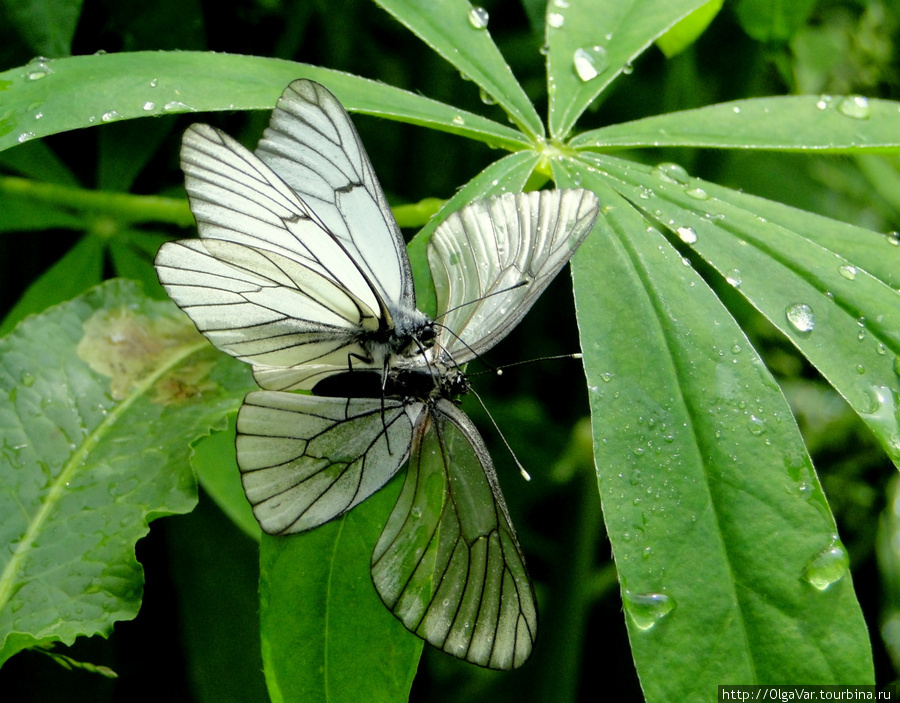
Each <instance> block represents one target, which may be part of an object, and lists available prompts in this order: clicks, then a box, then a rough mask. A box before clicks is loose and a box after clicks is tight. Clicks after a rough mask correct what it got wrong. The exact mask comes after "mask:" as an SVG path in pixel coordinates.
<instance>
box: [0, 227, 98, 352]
mask: <svg viewBox="0 0 900 703" xmlns="http://www.w3.org/2000/svg"><path fill="white" fill-rule="evenodd" d="M105 248H106V241H105V240H104V239H102V238H101V237H98V236H95V235H91V234H86V235H84V236H83V237H81V238H80V239H79V240H78V241H77V242H76V243H75V245H74V246H73V247H72V248H71V249H69V251H67V252H66V253H65V255H63V257H62V258H61V259H60V260H59V261H57V262H56V263H55V264H53V266H51V267H50V268H49V269H47V271H46V272H44V273H43V274H42V275H41V277H40V278H38V279H37V280H36V281H35V282H34V283H32V284H31V285H30V286H29V287H28V290H26V291H25V293H24V294H23V295H22V297H21V298H19V300H18V302H17V303H16V304H15V305H14V306H13V309H12V310H10V311H9V313H8V314H7V315H6V317H5V318H3V324H2V325H0V335H4V334H6V333H7V332H9V331H10V330H12V328H13V327H15V326H16V325H17V324H18V323H19V322H20V321H21V320H23V319H25V318H26V317H28V315H33V314H35V313H38V312H41V311H42V310H45V309H46V308H48V307H50V306H51V305H57V304H58V303H61V302H63V301H65V300H69V299H71V298H74V297H75V296H76V295H80V294H81V293H84V292H85V291H86V290H87V289H88V288H91V287H93V286H96V285H97V284H98V283H100V281H102V280H103V251H104V249H105Z"/></svg>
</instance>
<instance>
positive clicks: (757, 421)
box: [747, 415, 766, 437]
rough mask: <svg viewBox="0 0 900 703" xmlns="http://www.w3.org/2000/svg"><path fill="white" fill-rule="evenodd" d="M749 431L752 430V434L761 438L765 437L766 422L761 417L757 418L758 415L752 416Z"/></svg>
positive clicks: (748, 424) (748, 422)
mask: <svg viewBox="0 0 900 703" xmlns="http://www.w3.org/2000/svg"><path fill="white" fill-rule="evenodd" d="M747 429H749V430H750V434H752V435H755V436H756V437H759V436H760V435H764V434H765V433H766V421H765V420H763V419H762V418H760V417H756V415H751V416H750V419H749V420H748V421H747Z"/></svg>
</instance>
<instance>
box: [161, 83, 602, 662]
mask: <svg viewBox="0 0 900 703" xmlns="http://www.w3.org/2000/svg"><path fill="white" fill-rule="evenodd" d="M182 160H183V168H184V170H185V173H186V185H187V190H188V195H189V196H190V199H191V208H192V210H193V211H194V214H195V216H196V218H197V222H198V226H199V231H200V236H201V239H200V240H186V241H182V242H175V243H170V244H166V245H164V246H163V248H162V249H161V250H160V252H159V255H158V256H157V261H156V266H157V270H158V272H159V277H160V280H161V282H162V283H163V285H164V286H165V287H166V290H167V291H168V292H169V294H170V295H171V296H172V298H173V299H174V300H175V302H176V303H178V305H179V306H181V307H182V309H184V310H185V311H186V312H187V313H188V315H190V316H191V319H193V320H194V322H195V323H196V324H197V327H198V328H199V329H200V330H201V331H202V332H203V333H204V334H206V336H207V337H209V339H210V340H211V341H212V342H213V343H214V344H215V345H216V346H218V347H219V348H221V349H223V350H224V351H226V352H228V353H230V354H232V355H234V356H237V357H238V358H240V359H242V360H245V361H248V362H249V363H251V364H253V370H254V376H255V378H256V380H257V382H258V383H259V384H260V385H261V386H262V387H263V388H266V389H267V390H264V391H256V392H252V393H249V394H248V395H247V397H246V398H245V400H244V404H243V405H242V407H241V410H240V412H239V414H238V422H237V432H238V437H237V457H238V465H239V467H240V470H241V476H242V481H243V484H244V490H245V492H246V495H247V498H248V500H249V501H250V503H251V505H252V506H253V511H254V515H255V516H256V518H257V520H258V521H259V523H260V525H261V526H262V528H263V530H264V531H266V532H268V533H270V534H281V535H286V534H292V533H296V532H301V531H304V530H307V529H311V528H313V527H316V526H318V525H321V524H323V523H325V522H327V521H329V520H331V519H333V518H334V517H337V516H338V515H340V514H342V513H344V512H345V511H347V510H349V509H350V508H352V507H353V506H355V505H357V504H358V503H359V502H361V501H362V500H364V499H365V498H367V497H368V496H369V495H371V494H372V493H374V492H375V491H377V490H378V489H379V488H381V487H382V486H384V485H385V483H387V481H388V480H390V478H391V477H392V476H393V475H394V474H395V473H396V472H397V471H398V470H399V469H400V467H401V466H402V465H403V463H404V462H405V461H406V460H407V458H409V468H408V471H407V475H406V482H405V483H404V486H403V488H402V490H401V494H400V497H399V499H398V501H397V504H396V505H395V506H394V509H393V512H392V513H391V515H390V517H389V518H388V521H387V524H386V526H385V528H384V531H383V532H382V534H381V537H380V538H379V540H378V544H377V545H376V547H375V551H374V553H373V555H372V578H373V581H374V583H375V587H376V589H377V590H378V592H379V594H380V596H381V598H382V600H383V601H384V603H385V604H386V605H387V607H388V608H389V609H390V610H391V611H392V612H393V613H394V614H395V615H396V616H397V617H398V618H399V619H400V620H401V621H402V622H403V623H404V625H406V627H407V628H409V629H410V630H411V631H412V632H415V633H416V634H417V635H419V636H421V637H423V638H424V639H426V640H427V641H428V642H430V643H432V644H434V645H435V646H438V647H441V648H442V649H444V650H445V651H446V652H449V653H450V654H453V655H454V656H457V657H460V658H463V659H466V660H468V661H471V662H474V663H476V664H480V665H482V666H487V667H491V668H498V669H509V668H512V667H516V666H519V665H520V664H521V663H522V662H524V661H525V659H527V657H528V655H529V654H530V652H531V649H532V646H533V642H534V638H535V634H536V628H537V610H536V606H535V601H534V593H533V591H532V588H531V584H530V581H529V579H528V574H527V571H526V569H525V563H524V558H523V556H522V552H521V549H520V547H519V545H518V542H517V540H516V536H515V532H514V531H513V527H512V523H511V521H510V518H509V514H508V512H507V509H506V505H505V503H504V500H503V496H502V494H501V493H500V487H499V484H498V482H497V478H496V474H495V472H494V467H493V464H492V462H491V459H490V456H489V454H488V452H487V449H486V447H485V446H484V442H483V440H482V439H481V437H480V436H479V434H478V432H477V431H476V429H475V427H474V425H473V424H472V422H471V421H470V420H469V419H468V418H467V417H466V416H465V415H464V414H463V413H462V412H461V411H460V410H459V408H458V407H457V405H456V404H455V403H454V402H453V400H452V398H453V397H455V395H457V394H458V393H460V392H464V391H465V390H467V388H468V386H467V382H466V380H465V377H464V376H463V374H462V372H461V371H460V370H459V365H460V364H463V363H465V362H467V361H469V360H471V359H472V358H473V357H475V356H477V355H479V354H481V353H482V352H484V351H485V350H487V349H489V348H490V347H492V346H493V345H494V344H496V343H497V342H498V341H499V340H500V339H502V338H503V337H504V336H505V335H506V334H507V333H508V331H509V330H510V329H511V328H512V327H513V326H514V325H515V324H516V323H517V322H518V321H519V320H520V319H521V318H522V316H524V314H525V313H526V312H527V311H528V309H529V308H530V307H531V305H532V304H533V302H534V300H535V299H536V298H537V296H538V295H539V294H540V293H541V291H542V290H543V289H544V288H545V287H546V286H547V284H548V283H549V282H550V280H552V278H553V277H554V276H555V275H556V273H557V272H558V271H559V270H560V269H561V268H562V266H564V265H565V263H566V262H567V261H568V259H569V258H570V257H571V255H572V253H573V252H574V251H575V249H576V248H577V246H578V245H579V244H580V242H581V241H582V240H583V239H584V237H585V236H587V234H588V232H589V231H590V230H591V228H592V227H593V223H594V221H595V219H596V217H597V212H598V203H597V199H596V196H594V195H593V194H592V193H589V192H587V191H583V190H568V191H541V192H534V193H527V194H516V195H513V194H508V195H503V196H500V197H495V198H489V199H486V200H482V201H477V202H474V203H472V204H470V205H468V206H466V207H464V208H463V209H462V210H460V211H458V212H456V213H454V214H452V215H450V217H448V218H447V220H446V221H445V222H444V223H442V224H441V225H440V226H439V227H438V228H437V229H436V230H435V232H434V235H433V236H432V239H431V241H430V243H429V249H428V259H429V265H430V268H431V272H432V276H433V278H434V283H435V289H436V292H437V311H438V315H437V320H439V324H438V323H434V322H432V321H431V320H429V319H428V318H427V317H426V316H425V315H424V314H422V313H421V312H419V311H418V310H417V309H416V305H415V295H414V292H413V286H412V278H411V273H410V266H409V260H408V257H407V255H406V250H405V247H404V245H403V241H402V239H401V237H400V234H399V231H398V229H397V226H396V223H395V221H394V219H393V216H392V214H391V211H390V209H389V207H388V205H387V202H386V200H385V197H384V195H383V194H382V192H381V189H380V187H379V185H378V182H377V181H376V180H375V177H374V174H373V172H372V167H371V165H370V163H369V161H368V158H367V156H366V154H365V151H364V149H363V147H362V145H361V143H360V142H359V138H358V137H357V135H356V132H355V130H354V128H353V125H352V123H351V121H350V118H349V116H348V115H347V114H346V112H345V111H344V109H343V107H342V106H341V105H340V103H339V102H338V101H337V99H336V98H335V97H334V96H333V95H331V93H329V92H328V91H327V90H325V89H324V88H323V87H322V86H320V85H318V84H316V83H312V82H310V81H306V80H299V81H295V82H294V83H292V84H291V85H290V86H288V88H287V89H286V90H285V92H284V94H283V95H282V97H281V99H280V100H279V102H278V105H277V106H276V109H275V112H274V113H273V115H272V120H271V122H270V125H269V128H268V129H267V130H266V132H265V134H264V136H263V140H262V141H261V142H260V145H259V148H258V149H257V153H256V155H254V154H251V153H250V152H249V151H247V150H246V149H244V148H243V147H241V146H240V145H239V144H237V142H235V141H234V140H232V139H231V138H229V137H228V136H227V135H225V134H223V133H222V132H220V131H218V130H215V129H213V128H211V127H208V126H205V125H194V126H193V127H191V128H190V129H189V130H188V132H187V133H186V135H185V139H184V147H183V149H182ZM310 388H311V389H313V393H314V395H308V394H299V393H287V392H283V391H284V390H287V389H290V390H295V389H310Z"/></svg>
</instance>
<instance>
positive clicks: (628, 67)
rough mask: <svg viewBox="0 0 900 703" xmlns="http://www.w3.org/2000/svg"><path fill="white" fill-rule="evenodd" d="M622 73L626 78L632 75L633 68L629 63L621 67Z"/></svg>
mask: <svg viewBox="0 0 900 703" xmlns="http://www.w3.org/2000/svg"><path fill="white" fill-rule="evenodd" d="M622 73H623V74H624V75H626V76H630V75H631V74H632V73H634V66H633V65H632V64H631V62H630V61H629V62H628V63H626V64H625V65H624V66H622Z"/></svg>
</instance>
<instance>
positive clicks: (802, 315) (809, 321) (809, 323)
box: [784, 303, 816, 334]
mask: <svg viewBox="0 0 900 703" xmlns="http://www.w3.org/2000/svg"><path fill="white" fill-rule="evenodd" d="M784 314H785V317H787V321H788V322H790V323H791V326H792V327H793V328H794V329H795V330H797V331H798V332H801V333H802V334H809V333H810V332H812V331H813V329H814V328H815V326H816V316H815V313H813V309H812V308H811V307H809V305H807V304H806V303H794V304H793V305H788V306H787V308H786V309H785V311H784Z"/></svg>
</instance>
